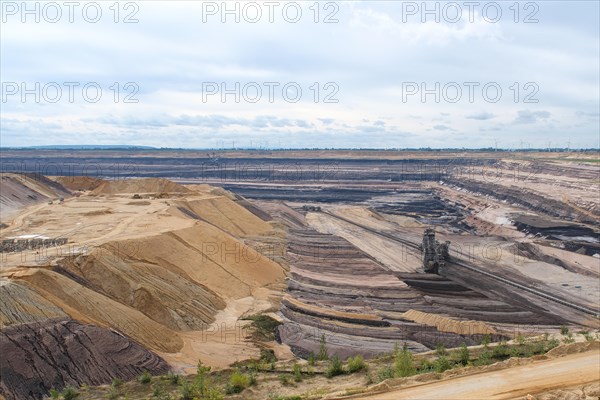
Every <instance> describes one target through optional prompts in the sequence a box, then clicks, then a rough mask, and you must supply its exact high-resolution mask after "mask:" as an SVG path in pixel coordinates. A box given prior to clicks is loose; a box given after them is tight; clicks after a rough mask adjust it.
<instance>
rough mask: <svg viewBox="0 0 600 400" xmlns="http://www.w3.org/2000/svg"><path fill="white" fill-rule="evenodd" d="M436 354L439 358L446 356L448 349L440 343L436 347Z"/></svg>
mask: <svg viewBox="0 0 600 400" xmlns="http://www.w3.org/2000/svg"><path fill="white" fill-rule="evenodd" d="M435 352H436V353H437V355H438V356H439V357H442V356H445V355H446V347H444V344H443V343H438V345H437V346H436V347H435Z"/></svg>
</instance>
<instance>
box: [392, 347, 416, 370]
mask: <svg viewBox="0 0 600 400" xmlns="http://www.w3.org/2000/svg"><path fill="white" fill-rule="evenodd" d="M395 367H396V371H395V372H396V374H395V375H396V376H397V377H399V378H404V377H406V376H411V375H414V374H416V373H417V369H416V368H415V363H414V361H413V358H412V353H411V352H410V350H408V346H407V345H406V343H405V344H404V346H403V347H402V350H401V351H400V352H399V353H398V355H397V356H396V362H395Z"/></svg>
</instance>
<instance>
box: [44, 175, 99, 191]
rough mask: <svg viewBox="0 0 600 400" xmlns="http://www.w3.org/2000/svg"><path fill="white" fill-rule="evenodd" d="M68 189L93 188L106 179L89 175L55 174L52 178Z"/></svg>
mask: <svg viewBox="0 0 600 400" xmlns="http://www.w3.org/2000/svg"><path fill="white" fill-rule="evenodd" d="M52 179H53V180H55V181H56V182H58V183H60V184H61V185H63V186H64V187H66V188H68V189H70V190H81V191H83V190H94V189H96V188H97V187H98V186H100V185H102V184H103V183H105V182H106V181H105V180H104V179H99V178H91V177H89V176H56V177H54V178H52Z"/></svg>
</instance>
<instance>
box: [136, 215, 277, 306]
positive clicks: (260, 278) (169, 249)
mask: <svg viewBox="0 0 600 400" xmlns="http://www.w3.org/2000/svg"><path fill="white" fill-rule="evenodd" d="M135 248H136V249H137V250H136V252H135V256H133V257H134V259H136V260H137V261H140V262H144V263H149V264H155V265H160V266H162V267H164V268H168V269H169V270H170V271H171V272H174V273H176V274H179V275H182V276H184V277H188V278H189V279H191V280H192V281H194V282H197V283H199V284H201V285H203V286H204V287H207V288H210V289H211V290H214V291H215V292H216V293H217V294H218V295H219V296H221V297H223V298H225V299H238V298H242V297H246V296H250V295H251V294H252V291H253V290H254V289H256V288H259V287H262V286H266V285H270V284H273V283H276V282H281V281H282V280H283V279H284V277H285V274H284V271H283V268H282V267H281V266H280V265H279V264H277V263H276V262H274V261H272V260H270V259H268V258H266V257H265V256H263V255H261V254H260V253H258V252H257V251H256V250H254V249H253V248H251V247H250V246H247V245H245V244H244V243H243V242H242V241H240V240H238V239H236V238H235V237H233V236H231V235H229V234H228V233H226V232H224V231H222V230H220V229H219V228H217V227H215V226H213V225H211V224H209V223H207V222H203V221H198V222H197V223H196V224H195V225H194V226H192V227H190V228H186V229H181V230H177V231H173V232H168V233H165V234H161V235H158V236H153V237H149V238H147V239H143V240H138V241H136V244H135Z"/></svg>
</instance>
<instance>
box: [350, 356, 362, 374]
mask: <svg viewBox="0 0 600 400" xmlns="http://www.w3.org/2000/svg"><path fill="white" fill-rule="evenodd" d="M346 364H347V369H348V372H349V373H351V374H352V373H355V372H359V371H362V370H365V369H367V363H366V362H365V359H364V358H363V356H361V355H357V356H356V357H354V358H353V357H348V360H347V361H346Z"/></svg>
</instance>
